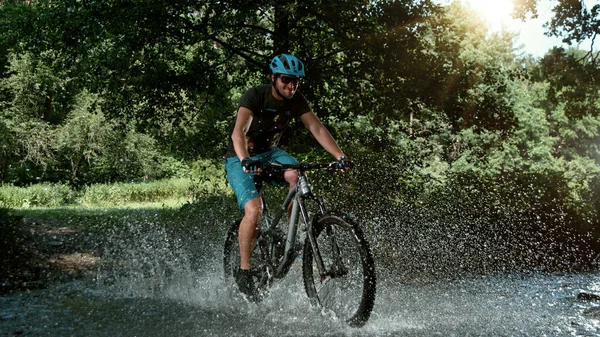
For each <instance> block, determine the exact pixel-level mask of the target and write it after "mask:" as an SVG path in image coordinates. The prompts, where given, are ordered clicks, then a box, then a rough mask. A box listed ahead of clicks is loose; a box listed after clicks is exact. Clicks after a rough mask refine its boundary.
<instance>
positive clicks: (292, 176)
mask: <svg viewBox="0 0 600 337" xmlns="http://www.w3.org/2000/svg"><path fill="white" fill-rule="evenodd" d="M283 178H284V179H285V181H287V183H288V184H290V186H294V185H296V183H297V182H298V171H296V170H288V171H285V172H284V174H283Z"/></svg>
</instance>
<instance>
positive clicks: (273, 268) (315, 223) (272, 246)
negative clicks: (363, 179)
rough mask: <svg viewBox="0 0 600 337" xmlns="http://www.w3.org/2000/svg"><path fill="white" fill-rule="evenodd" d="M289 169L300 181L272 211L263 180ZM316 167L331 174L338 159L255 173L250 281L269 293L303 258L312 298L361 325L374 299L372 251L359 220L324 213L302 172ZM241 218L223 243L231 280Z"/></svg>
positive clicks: (272, 167)
mask: <svg viewBox="0 0 600 337" xmlns="http://www.w3.org/2000/svg"><path fill="white" fill-rule="evenodd" d="M288 169H293V170H297V171H298V176H299V178H298V183H297V184H296V186H294V187H293V188H291V189H290V191H289V193H288V194H287V197H286V198H285V200H284V201H283V203H282V204H281V207H280V208H279V209H278V210H277V212H276V213H275V214H274V215H272V214H271V213H270V212H269V209H268V208H267V206H266V202H265V198H264V196H263V192H262V190H263V189H262V185H263V182H270V181H272V180H273V177H275V176H277V175H281V174H283V172H284V171H285V170H288ZM318 169H327V170H328V171H333V172H335V171H337V162H334V163H331V164H320V163H317V164H313V163H301V164H294V165H283V164H272V165H270V166H269V167H265V168H264V169H263V172H262V173H261V174H260V175H256V176H255V184H256V185H257V189H258V191H259V193H260V196H261V198H262V200H263V217H262V219H261V221H260V223H259V225H258V237H257V241H256V245H255V248H254V250H253V252H252V258H251V259H252V268H251V274H252V278H253V282H254V285H255V286H256V288H257V289H258V290H259V291H260V293H261V294H267V293H268V290H269V287H271V285H272V284H273V282H274V281H275V280H279V279H282V278H284V277H285V276H286V275H288V272H289V271H290V268H291V266H292V265H293V264H294V262H295V261H299V260H300V258H301V261H302V278H303V280H304V288H305V291H306V294H307V295H308V297H309V299H310V300H311V302H312V303H313V304H315V305H320V306H322V307H323V308H326V309H329V310H331V311H333V312H334V313H335V315H336V316H337V317H338V318H340V319H343V320H345V321H346V322H348V324H349V325H351V326H353V327H361V326H363V325H364V324H365V323H366V322H367V321H368V319H369V316H370V315H371V312H372V310H373V305H374V302H375V288H376V278H375V265H374V261H373V255H372V253H371V249H370V247H369V244H368V242H367V240H366V239H365V235H364V233H363V231H362V230H361V228H360V226H359V224H358V223H357V222H356V221H355V220H354V219H353V218H352V217H351V216H350V215H348V214H345V213H340V212H330V211H327V210H326V208H325V201H324V198H323V197H322V196H318V195H316V194H315V192H313V189H312V187H311V185H310V184H309V182H308V177H307V174H306V173H307V172H308V171H311V170H318ZM290 205H291V212H290V213H289V214H288V212H289V207H290ZM288 216H289V218H288ZM240 222H241V219H239V220H237V221H235V222H234V223H233V225H232V226H231V228H230V229H229V231H228V232H227V238H226V240H225V245H224V257H223V265H224V270H225V278H226V279H227V280H230V281H232V282H235V281H233V280H234V278H235V277H234V275H235V273H236V272H237V270H238V268H239V265H240V255H239V245H238V229H239V226H240ZM299 233H300V235H299ZM302 237H304V243H303V244H302V242H301V241H302V239H301V238H302Z"/></svg>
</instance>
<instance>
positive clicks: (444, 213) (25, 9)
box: [0, 0, 600, 265]
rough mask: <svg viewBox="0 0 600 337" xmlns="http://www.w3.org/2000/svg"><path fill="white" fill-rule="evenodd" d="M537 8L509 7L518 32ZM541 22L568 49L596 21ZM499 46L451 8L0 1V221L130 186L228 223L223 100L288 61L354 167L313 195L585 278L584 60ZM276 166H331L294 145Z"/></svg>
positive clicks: (590, 61)
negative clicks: (575, 267) (465, 236)
mask: <svg viewBox="0 0 600 337" xmlns="http://www.w3.org/2000/svg"><path fill="white" fill-rule="evenodd" d="M535 9H536V1H532V0H515V15H516V16H518V17H521V18H523V19H527V18H529V17H531V16H532V15H535V13H536V12H535ZM554 14H555V15H554V17H553V18H552V21H551V22H549V24H548V26H547V28H548V32H549V34H553V35H555V36H559V37H561V38H563V39H564V41H565V42H567V43H573V44H577V42H579V41H582V40H584V39H590V38H591V39H592V40H593V38H595V37H596V35H597V34H598V32H599V31H600V25H599V15H600V6H594V7H593V8H586V7H585V6H582V2H580V1H566V0H564V1H557V2H556V7H555V8H554ZM514 41H515V36H514V35H512V34H511V33H509V32H506V31H497V32H495V31H490V30H489V29H488V27H487V26H486V23H485V22H484V21H483V20H482V19H481V17H480V16H479V15H478V14H477V13H476V12H475V11H474V10H473V9H472V8H469V7H467V6H464V5H463V4H461V3H460V2H458V1H457V2H453V3H450V4H441V3H440V2H439V1H429V0H411V1H394V0H381V1H359V0H349V1H343V2H338V1H281V0H269V1H267V0H263V1H211V0H201V1H189V0H169V1H159V0H153V1H151V0H145V1H144V0H140V1H94V0H64V1H62V0H40V1H36V0H30V1H16V0H13V1H0V135H1V136H0V183H2V189H1V191H3V192H2V193H0V206H4V207H14V208H19V207H26V206H60V205H68V204H72V203H76V202H81V201H80V200H81V198H82V196H83V198H84V199H85V198H88V199H93V198H94V197H95V196H94V193H96V194H104V195H105V196H108V198H110V197H111V194H110V193H111V188H110V186H113V185H115V184H125V183H132V182H134V183H135V182H137V183H144V182H146V183H150V182H166V183H164V184H163V185H160V187H159V188H158V189H159V190H160V191H161V192H160V193H159V192H156V191H155V192H153V193H154V195H153V196H154V197H155V198H161V197H165V196H166V195H168V194H169V193H171V192H172V191H175V190H178V189H179V190H183V191H184V192H182V193H187V192H189V191H190V190H193V189H194V188H197V187H198V186H203V187H202V188H201V190H200V191H199V190H197V189H196V190H195V191H192V192H191V193H193V194H194V199H193V201H194V203H202V202H203V200H204V199H206V198H208V197H214V196H222V197H223V198H224V200H227V202H231V203H232V204H233V200H232V199H231V198H232V197H231V192H229V191H228V189H227V187H226V185H225V183H224V179H223V171H222V162H223V158H222V157H223V154H224V153H225V148H226V144H227V137H228V128H229V126H230V123H231V122H232V120H233V116H234V115H235V112H236V106H237V101H238V99H239V97H240V96H241V94H242V93H243V92H244V90H246V89H247V88H249V87H250V86H253V85H258V84H261V83H266V81H267V76H266V74H267V68H266V65H267V63H268V61H269V60H270V59H271V58H272V57H273V55H275V54H278V53H281V52H291V53H293V54H295V55H297V56H298V57H299V58H300V59H302V60H303V61H304V62H305V64H306V68H307V77H306V79H305V80H304V81H303V82H302V84H301V91H302V92H303V94H304V95H305V96H306V97H307V98H308V99H309V101H310V102H311V104H312V107H313V110H314V111H315V112H316V113H317V115H318V116H319V117H320V118H321V120H322V121H323V122H324V124H326V126H327V127H328V128H329V129H330V131H331V132H332V134H333V135H334V137H335V138H336V139H337V141H338V142H339V143H340V145H341V147H342V148H343V149H344V151H345V152H346V153H347V155H349V156H350V157H351V158H352V159H354V160H355V162H356V170H355V172H354V173H352V174H349V175H346V176H345V177H324V178H317V179H320V180H317V182H318V183H319V186H320V187H325V188H326V190H327V192H326V193H328V194H329V196H330V197H331V198H330V199H332V200H335V201H336V202H337V203H339V204H341V206H343V207H345V208H350V209H353V210H354V211H355V213H356V214H357V216H359V217H362V218H363V219H373V218H384V217H385V218H387V219H404V220H405V223H413V224H415V225H416V223H417V220H416V219H418V218H423V217H426V218H428V219H429V220H430V221H429V223H431V222H432V221H433V222H435V223H438V224H439V227H442V228H444V227H445V228H448V229H450V228H454V227H457V228H458V230H460V231H466V232H469V233H472V234H473V236H474V237H476V236H484V235H501V236H502V237H503V238H504V236H505V235H508V234H506V233H513V234H514V233H518V236H519V237H518V239H516V241H518V242H521V243H519V245H520V246H519V247H522V248H523V249H525V250H526V249H530V247H532V246H536V247H542V248H538V250H545V251H552V250H554V251H555V253H557V254H558V255H562V258H561V261H554V262H553V263H556V264H569V265H571V263H573V262H574V261H581V260H585V261H588V262H590V263H591V262H593V260H594V257H595V256H596V255H597V253H598V252H599V246H600V245H599V243H598V237H599V236H600V227H599V220H598V212H599V211H600V166H599V164H600V149H599V145H600V143H599V142H600V116H599V114H600V86H599V83H598V81H599V80H600V67H599V64H598V56H599V55H598V52H597V51H594V49H593V44H592V49H590V50H579V49H577V48H570V49H565V48H554V49H552V50H549V51H548V53H547V54H546V55H544V56H543V57H541V58H534V57H532V56H530V55H527V54H525V53H523V52H522V51H521V50H520V49H519V48H518V47H517V46H515V43H514ZM287 150H288V151H289V152H290V153H293V154H294V155H296V156H297V157H298V158H299V159H300V160H309V161H312V160H331V158H328V157H327V155H326V154H325V153H323V151H322V150H321V149H320V147H319V146H318V145H317V144H316V143H315V141H314V140H313V139H312V138H311V136H310V135H308V134H307V133H306V131H304V130H302V128H297V130H295V133H294V136H293V138H292V141H291V143H290V144H289V146H288V148H287ZM181 181H188V182H189V181H191V182H192V183H191V184H187V183H183V185H184V187H181V186H179V185H178V184H181ZM194 181H195V183H194ZM32 186H37V188H34V191H35V192H34V193H33V195H31V194H29V195H26V196H25V197H24V196H23V194H19V193H20V192H16V191H18V190H19V189H23V188H32ZM102 186H104V187H102ZM107 186H109V187H107ZM90 191H96V192H90ZM161 193H162V194H161ZM142 194H143V193H142ZM113 197H114V196H113ZM130 198H131V196H130ZM140 198H142V199H143V197H140ZM115 199H116V200H121V199H119V198H118V197H115ZM230 199H231V200H230ZM376 226H378V227H377V228H376V230H375V231H376V232H378V233H379V235H385V233H387V232H391V231H394V230H395V229H394V225H390V224H389V223H386V222H379V223H378V224H376ZM499 233H504V234H499ZM516 241H515V242H516ZM523 242H525V243H523ZM513 243H514V242H513ZM465 244H468V243H467V242H465ZM516 248H518V247H517V245H514V244H513V245H511V246H510V247H506V252H505V253H506V254H508V255H510V254H509V252H508V251H509V250H512V249H516ZM536 256H537V255H536V254H531V261H530V262H531V263H532V264H536V263H539V261H538V260H537V259H538V258H537V257H536ZM505 263H506V264H509V263H510V261H507V262H505Z"/></svg>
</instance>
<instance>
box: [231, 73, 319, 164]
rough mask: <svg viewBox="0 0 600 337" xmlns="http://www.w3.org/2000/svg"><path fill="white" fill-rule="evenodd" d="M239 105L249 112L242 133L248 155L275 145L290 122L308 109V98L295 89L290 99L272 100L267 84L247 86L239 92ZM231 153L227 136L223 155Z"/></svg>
mask: <svg viewBox="0 0 600 337" xmlns="http://www.w3.org/2000/svg"><path fill="white" fill-rule="evenodd" d="M239 106H240V107H245V108H248V109H249V110H250V111H252V114H253V118H252V123H251V124H250V128H249V129H248V132H247V133H246V140H247V141H248V152H249V153H250V156H254V155H257V154H260V153H263V152H267V151H269V150H273V149H276V148H277V147H278V145H280V141H281V139H282V136H283V135H284V134H286V132H288V131H289V128H290V127H291V125H290V124H291V122H292V121H293V120H294V119H298V118H300V116H302V115H303V114H305V113H307V112H309V111H311V109H310V104H309V103H308V100H307V99H306V97H304V95H302V94H301V93H300V92H296V94H295V95H294V97H292V98H291V99H288V100H283V101H278V100H276V99H275V97H273V94H272V92H271V85H270V84H264V85H261V86H258V87H254V88H251V89H248V90H247V91H246V92H245V93H244V94H243V95H242V98H241V99H240V104H239ZM236 118H237V116H236ZM234 125H235V121H234ZM231 130H233V126H232V128H231ZM235 155H236V153H235V150H234V149H233V141H232V140H231V138H229V146H228V149H227V154H226V157H233V156H235Z"/></svg>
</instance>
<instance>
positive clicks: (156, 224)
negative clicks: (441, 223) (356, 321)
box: [0, 200, 600, 336]
mask: <svg viewBox="0 0 600 337" xmlns="http://www.w3.org/2000/svg"><path fill="white" fill-rule="evenodd" d="M207 205H209V206H204V207H203V208H201V209H198V208H196V207H193V206H191V207H184V208H182V209H178V210H175V209H165V208H145V209H135V210H131V209H126V210H123V209H107V210H73V211H72V213H71V214H66V212H68V210H64V209H62V210H54V211H52V210H49V211H48V210H47V211H45V214H42V213H38V214H37V215H36V214H27V215H26V219H30V220H27V221H29V222H27V221H26V222H25V225H26V226H28V228H30V229H33V230H37V232H36V233H35V234H34V235H33V240H34V241H35V242H37V243H35V245H38V246H36V247H38V248H39V247H42V248H43V249H42V248H39V249H40V250H39V252H42V251H43V252H44V254H45V255H40V256H41V257H42V258H45V259H47V260H48V261H49V260H51V259H52V258H53V256H54V259H56V257H55V256H56V255H71V256H72V255H77V254H79V256H89V257H90V261H89V263H87V264H86V267H85V268H83V269H81V272H80V273H75V274H72V275H68V277H67V276H64V277H62V278H49V279H43V278H42V279H43V280H44V281H47V283H46V284H45V285H44V286H43V287H42V286H40V287H38V288H39V289H29V290H27V291H14V292H12V293H9V294H6V295H4V296H2V297H0V331H1V332H2V334H3V335H6V336H13V335H23V336H165V335H175V336H448V335H457V336H464V335H474V336H507V335H513V336H539V335H546V336H565V335H584V336H586V335H587V336H593V335H598V334H600V322H599V321H598V318H597V316H595V315H594V312H595V311H594V309H595V308H596V307H597V304H596V303H595V302H593V301H579V300H577V299H576V298H577V295H578V293H580V292H581V291H588V292H590V293H598V292H600V279H599V278H598V276H600V274H598V273H595V272H590V273H562V274H559V273H541V272H538V273H528V274H525V273H516V272H507V273H503V274H499V273H494V274H490V275H476V274H472V275H469V276H463V277H451V278H439V277H428V276H427V274H425V276H423V277H420V278H419V277H414V276H413V277H407V276H406V275H404V271H403V268H402V266H401V264H398V265H395V266H393V265H392V264H390V262H389V260H386V261H387V262H386V263H382V262H381V260H383V259H382V258H381V257H382V256H381V254H382V252H381V251H380V250H379V248H378V247H381V246H382V245H386V246H387V245H390V244H391V243H390V242H385V240H390V239H394V240H395V239H396V238H397V237H394V236H390V238H388V239H386V238H385V237H380V236H378V237H376V236H375V234H374V233H371V237H370V240H372V242H373V243H374V248H375V252H376V260H377V261H378V263H377V270H378V276H379V277H378V281H379V283H378V294H377V300H376V304H375V309H374V312H373V315H372V318H371V320H370V321H369V322H368V324H367V325H366V326H365V327H364V328H361V329H353V328H349V327H348V326H347V325H346V324H345V323H344V322H340V321H339V320H337V319H336V318H335V317H334V316H333V315H332V314H330V313H328V312H322V311H321V310H320V309H319V308H317V307H313V306H311V305H310V303H309V302H308V300H307V298H306V296H305V294H304V290H303V285H302V279H301V276H300V271H299V270H297V269H294V270H292V271H291V276H290V277H288V278H286V279H284V280H282V281H281V282H279V283H276V284H275V286H274V288H273V289H272V291H271V294H270V296H269V297H267V299H266V300H265V301H264V302H262V303H261V304H259V305H256V304H252V303H248V302H246V301H245V300H244V299H243V298H241V297H240V296H239V295H238V292H237V290H236V289H235V287H233V286H232V285H231V284H229V283H228V282H226V281H225V280H224V279H223V277H222V266H221V259H222V256H221V249H222V246H221V245H222V240H223V238H224V235H225V231H226V229H227V228H228V226H229V224H230V223H231V221H232V220H233V218H234V217H235V216H237V215H239V213H236V211H235V209H233V208H232V207H231V206H230V205H229V204H224V203H223V202H222V200H213V201H212V202H210V203H207ZM53 212H58V213H60V217H58V216H55V215H53ZM232 214H233V216H232ZM56 218H59V219H61V220H60V221H58V220H56ZM31 219H34V220H31ZM59 229H60V230H59ZM36 235H39V236H36ZM40 237H41V238H43V239H42V241H43V243H39V242H38V241H39V240H40V239H39V238H40ZM36 240H37V241H36ZM44 240H45V241H44ZM382 240H383V241H384V242H381V241H382ZM408 241H409V240H407V241H406V242H408ZM418 242H420V243H421V244H423V243H424V242H425V243H427V242H429V241H427V240H425V239H424V238H422V237H421V239H420V241H418ZM44 249H45V250H44ZM426 251H427V250H426V247H422V248H421V250H419V251H418V252H419V254H415V258H421V257H422V256H423V254H424V252H426ZM378 254H379V255H378ZM378 256H379V259H378ZM387 257H388V256H385V258H387ZM91 258H93V259H91ZM403 259H404V260H400V261H407V259H410V255H407V256H404V257H403ZM412 263H414V264H417V265H418V264H419V263H418V261H412ZM299 265H300V264H299V263H296V264H295V268H298V267H299ZM437 265H438V264H434V265H433V266H434V267H435V266H437ZM436 275H438V274H436Z"/></svg>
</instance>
